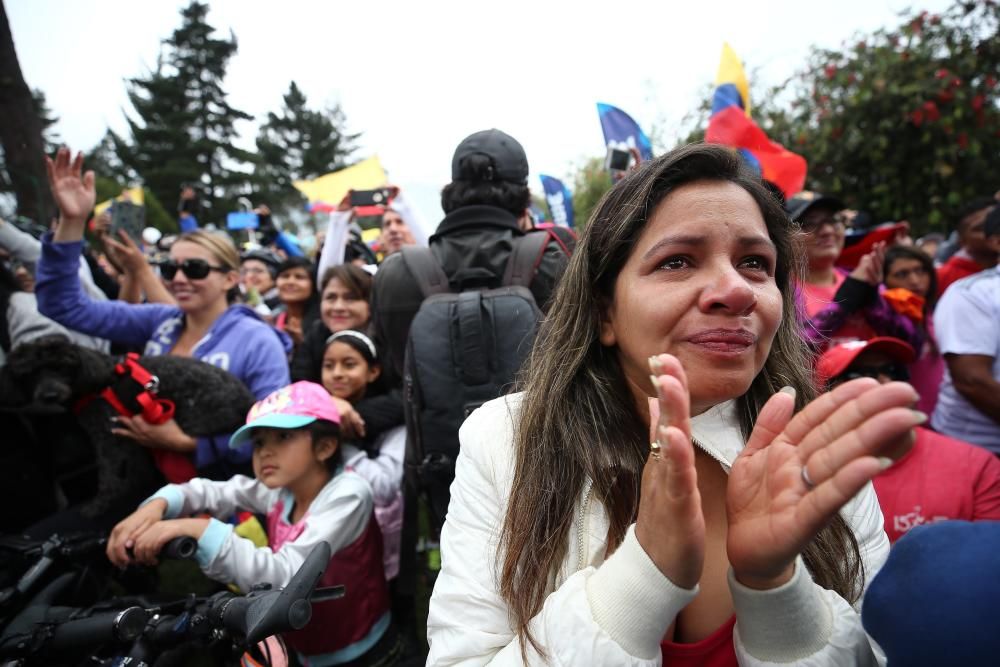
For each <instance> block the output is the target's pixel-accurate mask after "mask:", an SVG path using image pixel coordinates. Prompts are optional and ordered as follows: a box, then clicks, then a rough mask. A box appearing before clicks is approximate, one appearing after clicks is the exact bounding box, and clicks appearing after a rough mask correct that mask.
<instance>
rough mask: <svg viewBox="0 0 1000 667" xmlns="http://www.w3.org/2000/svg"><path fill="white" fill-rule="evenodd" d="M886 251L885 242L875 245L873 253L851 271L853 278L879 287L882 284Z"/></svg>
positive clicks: (863, 258) (865, 256)
mask: <svg viewBox="0 0 1000 667" xmlns="http://www.w3.org/2000/svg"><path fill="white" fill-rule="evenodd" d="M885 251H886V245H885V241H879V242H878V243H876V244H875V245H873V246H872V249H871V252H869V253H868V254H866V255H864V256H863V257H862V258H861V260H860V261H859V262H858V266H857V268H855V269H854V270H853V271H851V277H852V278H854V279H855V280H860V281H862V282H866V283H868V284H869V285H872V286H878V285H879V284H880V283H881V282H882V267H883V265H884V264H885Z"/></svg>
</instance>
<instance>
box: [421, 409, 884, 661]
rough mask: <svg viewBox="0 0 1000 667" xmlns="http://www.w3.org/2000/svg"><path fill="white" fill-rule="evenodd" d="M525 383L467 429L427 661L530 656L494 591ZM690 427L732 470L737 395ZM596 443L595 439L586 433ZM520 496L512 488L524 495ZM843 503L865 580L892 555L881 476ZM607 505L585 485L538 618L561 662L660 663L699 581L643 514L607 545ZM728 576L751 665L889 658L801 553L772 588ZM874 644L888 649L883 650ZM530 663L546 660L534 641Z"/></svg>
mask: <svg viewBox="0 0 1000 667" xmlns="http://www.w3.org/2000/svg"><path fill="white" fill-rule="evenodd" d="M520 401H521V395H519V394H514V395H511V396H507V397H503V398H499V399H496V400H494V401H490V402H489V403H486V404H484V405H483V406H482V407H481V408H480V409H478V410H476V411H475V412H474V413H472V415H471V416H470V417H469V418H468V419H467V420H466V422H465V424H464V425H463V426H462V429H461V431H460V432H459V437H460V440H461V454H460V455H459V457H458V460H457V462H456V474H455V481H454V483H453V484H452V487H451V504H450V505H449V508H448V517H447V520H446V522H445V525H444V528H443V530H442V533H441V559H442V560H441V572H440V575H439V576H438V579H437V583H436V585H435V587H434V592H433V595H432V596H431V601H430V613H429V616H428V619H427V638H428V641H429V642H430V655H429V657H428V660H427V664H428V665H486V664H491V665H520V664H523V661H522V657H521V648H520V643H519V641H518V639H517V637H516V636H515V634H514V632H513V630H512V629H511V623H510V618H509V615H508V610H507V606H506V604H505V603H504V601H503V599H502V598H501V597H500V595H499V594H498V592H497V591H498V586H497V583H496V582H497V574H496V573H497V543H498V537H499V533H500V527H501V524H502V523H503V518H504V516H505V513H506V508H507V504H508V503H509V502H510V501H511V498H510V487H511V482H512V479H513V424H514V419H515V416H516V413H517V411H518V409H519V406H520ZM692 435H693V437H694V440H695V441H696V442H697V444H698V446H700V447H701V448H702V449H703V450H704V451H705V452H706V453H708V454H709V455H710V456H712V457H713V458H715V459H717V460H718V461H719V462H720V464H721V465H722V466H723V468H724V469H725V470H726V471H727V472H728V471H729V466H730V464H732V462H733V460H734V459H735V458H736V455H737V454H738V453H739V451H740V450H741V449H742V448H743V445H744V442H743V438H742V436H741V434H740V430H739V424H738V421H737V417H736V410H735V405H734V403H733V402H732V401H729V402H727V403H723V404H720V405H717V406H715V407H714V408H712V409H711V410H709V411H707V412H706V413H704V414H702V415H699V416H698V417H695V418H694V419H693V420H692ZM581 446H586V443H581ZM514 500H515V502H516V499H514ZM841 515H842V516H843V517H844V519H846V520H847V522H848V524H849V525H850V526H851V528H852V529H853V530H854V533H855V535H856V537H857V540H858V543H859V545H860V548H861V556H862V559H863V562H864V568H865V576H866V582H867V581H870V580H871V578H872V577H873V576H874V575H875V573H876V572H877V571H878V570H879V568H881V567H882V564H883V563H884V562H885V559H886V557H887V556H888V553H889V541H888V539H887V538H886V535H885V531H884V530H883V524H882V512H881V510H880V509H879V505H878V500H877V498H876V496H875V492H874V491H873V489H872V486H871V484H869V485H868V486H866V487H865V488H864V490H863V491H862V492H861V493H859V494H858V495H857V496H856V497H855V498H854V499H852V500H851V501H850V502H849V503H848V504H847V505H846V506H845V507H844V508H843V509H842V510H841ZM607 533H608V517H607V514H606V512H605V510H604V507H603V506H602V505H601V504H600V503H599V502H598V501H597V500H595V499H594V498H592V497H591V492H590V482H588V483H586V484H585V485H584V488H583V489H582V491H581V492H580V496H579V498H578V500H577V503H576V508H575V510H574V521H573V527H572V528H571V529H570V531H569V535H568V541H569V546H568V548H567V550H566V556H565V558H564V559H563V562H562V565H561V567H560V568H559V571H558V573H555V575H554V576H550V581H549V590H550V591H551V593H550V594H549V596H548V598H547V599H546V600H545V604H544V606H543V608H542V610H541V611H540V612H539V613H538V615H537V616H535V617H534V618H533V619H532V620H531V623H530V627H531V631H532V634H533V635H534V637H535V639H536V640H537V641H538V642H539V643H540V644H541V646H542V647H543V648H544V650H545V652H546V653H547V657H548V664H551V665H644V666H645V665H659V664H660V663H661V655H660V641H661V639H662V638H663V635H664V634H665V632H666V631H667V628H668V627H669V626H670V624H671V623H672V622H673V621H674V618H675V617H676V615H677V613H678V612H679V611H680V610H681V609H683V608H684V606H685V605H687V604H688V603H689V602H690V601H691V600H693V599H694V597H695V596H696V595H697V592H698V591H697V587H696V588H694V589H682V588H679V587H677V586H675V585H674V584H673V583H672V582H671V581H670V580H669V579H667V578H666V577H665V576H663V574H662V573H661V572H660V571H659V569H658V568H657V567H656V566H655V565H654V563H653V562H652V561H651V560H650V558H649V557H648V556H647V555H646V552H645V551H643V549H642V547H641V546H640V545H639V542H638V541H637V540H636V538H635V533H634V526H632V527H631V528H629V530H628V533H627V535H626V537H625V540H624V541H623V542H622V544H621V545H620V546H619V547H618V549H617V550H615V552H614V553H613V554H612V555H611V556H610V557H609V558H607V559H605V548H606V546H607V545H606V538H607ZM729 587H730V590H731V592H732V598H733V604H734V607H735V610H736V627H735V630H734V632H733V641H734V645H735V650H736V656H737V658H738V659H739V662H740V664H741V665H773V664H794V665H803V666H811V665H815V666H817V667H820V666H822V667H829V666H830V665H845V666H846V665H852V666H853V665H869V664H878V663H881V662H882V658H881V655H880V654H881V651H878V650H877V649H873V648H872V645H871V644H870V643H869V640H868V638H867V636H866V635H865V632H864V630H863V629H862V627H861V618H860V615H859V613H858V611H857V609H860V605H861V602H860V601H858V602H857V609H855V608H853V607H852V606H851V605H850V604H849V603H848V602H847V601H846V600H844V599H843V598H841V597H840V596H839V595H837V594H836V593H834V592H832V591H828V590H826V589H823V588H821V587H820V586H818V585H817V584H815V583H813V581H812V579H811V577H810V575H809V572H808V571H807V570H806V568H805V567H804V566H803V564H802V561H801V558H800V559H799V561H798V562H797V563H796V567H795V574H794V576H793V577H792V580H791V581H790V582H788V583H787V584H785V585H783V586H781V587H780V588H777V589H774V590H770V591H755V590H751V589H748V588H745V587H743V586H741V585H740V584H739V583H737V582H736V581H735V580H734V579H733V577H732V573H731V572H730V577H729ZM876 653H878V654H879V658H876ZM527 656H528V663H529V664H545V661H544V660H543V658H542V657H541V656H539V655H538V654H537V653H536V652H534V651H533V650H532V649H531V648H530V644H529V645H528V654H527Z"/></svg>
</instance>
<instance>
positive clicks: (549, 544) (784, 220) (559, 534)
mask: <svg viewBox="0 0 1000 667" xmlns="http://www.w3.org/2000/svg"><path fill="white" fill-rule="evenodd" d="M706 180H708V181H728V182H732V183H735V184H737V185H739V186H740V187H742V188H743V189H744V190H746V191H747V192H748V193H749V194H750V195H751V196H752V197H753V198H754V200H755V201H756V203H757V206H758V207H759V208H760V211H761V214H762V215H763V217H764V221H765V224H766V226H767V230H768V234H769V235H770V237H771V240H772V241H773V242H774V244H775V245H776V246H777V266H776V270H775V281H776V282H777V285H778V288H779V290H780V291H781V294H782V306H783V313H782V319H781V323H780V325H779V327H778V331H777V333H776V335H775V338H774V341H773V343H772V347H771V353H770V355H769V356H768V359H767V361H766V362H765V364H764V368H763V369H762V370H761V372H760V373H759V374H758V375H757V377H756V378H754V380H753V382H752V384H751V386H750V389H749V391H747V393H746V394H744V395H743V396H741V397H740V398H739V399H737V404H738V406H739V415H740V423H741V426H742V430H743V434H744V437H746V436H747V435H749V433H750V431H751V430H752V427H753V424H754V423H755V421H756V418H757V415H758V413H759V412H760V409H761V408H762V407H763V405H764V403H765V402H766V401H767V400H768V398H770V397H771V396H772V395H773V394H774V393H775V392H776V391H778V389H780V388H781V387H784V386H786V385H790V386H792V387H795V389H796V390H797V392H798V396H797V398H796V402H797V408H801V407H803V406H804V405H805V404H806V403H807V402H808V401H810V400H811V399H812V398H813V397H814V396H815V389H814V387H815V385H814V384H813V377H812V372H811V370H810V369H811V368H812V359H811V357H810V355H809V352H808V350H807V348H806V346H805V344H804V342H803V340H802V338H801V336H800V335H799V331H798V329H799V324H798V317H797V306H796V299H795V296H794V285H793V279H794V278H797V277H798V276H800V275H801V272H802V268H803V267H802V265H801V259H799V260H798V261H797V260H796V258H797V257H798V258H801V257H802V254H801V252H797V244H798V240H797V229H796V228H795V227H794V225H793V223H791V222H790V221H789V219H788V216H786V215H785V212H784V210H783V209H782V208H781V205H780V204H779V203H778V201H777V200H776V199H775V198H774V196H773V195H771V194H770V193H769V192H768V191H767V190H766V189H765V187H764V186H763V184H762V183H761V180H760V177H759V176H757V175H756V174H754V173H753V172H752V171H749V170H748V168H747V167H746V166H745V165H744V163H743V162H742V160H741V159H740V157H739V156H738V155H737V153H735V152H734V151H732V150H730V149H728V148H723V147H720V146H712V145H702V144H695V145H690V146H685V147H684V148H680V149H677V150H675V151H672V152H670V153H668V154H666V155H664V156H662V157H660V158H658V159H656V160H653V161H651V162H649V163H647V164H646V165H644V166H643V167H642V168H641V169H639V170H638V171H637V172H635V173H633V174H632V175H630V176H629V177H627V178H625V179H624V180H622V181H621V182H619V183H618V184H617V185H616V186H615V187H614V188H612V189H611V191H609V192H608V193H607V194H606V195H605V196H604V198H603V199H602V200H601V202H600V203H599V205H598V207H597V209H596V211H595V212H594V214H593V215H592V216H591V218H590V221H589V222H588V224H587V227H586V229H585V230H584V232H583V234H582V235H581V237H580V241H579V244H578V245H577V247H576V251H575V252H574V253H573V257H572V259H571V260H570V262H569V266H568V267H567V269H566V273H565V274H564V276H563V278H562V280H561V281H560V283H559V286H558V287H557V289H556V292H555V294H554V296H553V300H552V303H551V306H550V309H549V314H548V317H547V319H546V320H545V321H544V322H543V323H542V326H541V329H540V331H539V334H538V337H537V339H536V342H535V345H534V348H533V349H532V351H531V355H530V358H529V360H528V362H527V363H526V364H525V367H524V371H523V373H522V376H521V377H520V378H519V387H518V388H519V389H521V390H523V391H524V393H525V396H524V400H523V401H522V402H521V408H520V412H519V414H518V416H517V417H516V418H515V435H514V449H515V462H514V479H513V485H512V488H511V492H510V496H511V498H516V499H517V501H516V502H511V503H510V504H509V505H508V509H507V515H506V517H505V518H504V522H503V527H502V529H501V535H500V540H501V541H500V550H499V552H498V555H497V559H498V562H497V564H498V572H499V581H498V586H499V590H500V595H501V597H502V598H503V599H504V600H505V601H506V603H507V605H508V608H509V613H510V617H511V622H512V624H513V626H514V628H515V629H516V631H517V634H518V636H519V638H520V641H521V650H522V652H523V651H525V650H526V646H527V644H526V642H530V643H531V645H532V646H533V647H534V648H535V650H537V651H538V652H539V653H543V651H542V648H541V647H540V646H539V645H538V643H537V642H536V641H535V639H534V638H533V637H532V636H531V633H530V632H529V631H528V622H529V621H530V620H531V618H532V617H534V616H535V615H536V614H537V613H538V612H539V611H540V610H541V608H542V605H543V603H544V601H545V598H546V596H547V595H548V593H549V590H548V587H549V586H550V582H551V581H552V575H553V574H554V573H555V572H556V571H557V570H558V568H559V565H560V563H561V562H562V560H563V558H564V557H565V555H566V552H567V548H568V545H567V537H568V532H569V529H570V526H571V524H572V522H573V514H574V507H575V505H576V502H577V499H578V497H579V494H580V493H581V491H582V488H583V485H584V482H585V480H587V479H590V480H593V487H592V489H593V490H592V493H593V496H594V497H595V498H596V499H597V500H599V501H600V502H601V503H602V504H603V505H604V507H605V508H606V509H607V512H608V516H609V519H610V529H609V534H608V551H609V553H610V552H611V551H613V550H614V549H616V548H617V547H618V545H619V544H621V541H622V540H623V539H624V537H625V532H626V530H627V529H628V527H629V525H630V524H631V523H633V522H634V521H635V517H636V511H637V508H638V504H639V482H640V479H641V476H642V468H643V465H644V464H645V460H646V455H647V453H648V451H649V443H648V441H647V427H646V425H645V423H644V419H643V418H642V417H641V416H640V413H639V412H638V410H637V407H636V405H635V403H634V401H633V399H632V393H631V391H630V390H629V389H628V386H627V385H626V380H625V376H624V373H623V371H622V368H621V366H620V363H619V360H618V355H617V351H616V349H614V348H607V347H604V346H603V345H602V344H601V343H600V341H599V340H598V332H599V331H600V322H601V317H602V313H603V312H604V308H605V307H606V306H607V304H610V303H611V301H612V295H613V290H614V284H615V280H616V279H617V277H618V274H619V272H620V271H621V269H622V266H623V265H624V264H625V262H626V260H627V259H628V257H629V255H630V254H631V252H632V249H633V247H634V246H635V243H636V241H637V240H638V238H639V235H640V234H641V232H642V230H643V228H644V227H645V225H646V222H647V220H648V219H649V218H650V217H651V215H652V214H653V211H654V210H655V209H656V206H657V205H658V204H659V203H660V202H661V201H662V200H663V199H664V198H665V197H666V196H667V195H668V194H670V193H671V192H673V191H674V190H676V189H677V188H679V187H681V186H682V185H685V184H688V183H693V182H695V181H706ZM803 556H804V558H805V562H806V565H807V566H808V568H809V570H810V571H811V572H812V574H813V578H814V579H815V580H816V581H817V583H819V584H820V585H821V586H823V587H825V588H828V589H831V590H834V591H836V592H838V593H839V594H840V595H842V596H844V597H845V598H847V599H848V600H852V601H853V600H855V599H856V598H857V596H858V594H859V591H860V590H861V582H863V576H864V575H863V572H862V571H861V558H860V554H859V551H858V544H857V540H856V539H855V537H854V535H853V533H852V532H851V530H850V528H849V527H848V526H847V523H846V522H845V521H844V520H843V519H842V518H841V517H840V516H839V515H838V516H837V517H835V518H834V520H833V521H831V523H830V524H829V525H828V526H827V527H826V528H825V529H824V530H823V531H821V532H820V534H819V535H818V536H817V537H816V539H814V540H813V542H812V543H811V544H810V545H809V546H808V547H807V548H806V550H805V552H804V554H803Z"/></svg>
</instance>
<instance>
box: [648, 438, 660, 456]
mask: <svg viewBox="0 0 1000 667" xmlns="http://www.w3.org/2000/svg"><path fill="white" fill-rule="evenodd" d="M649 453H650V454H652V455H653V458H654V459H659V458H660V443H659V442H657V441H656V440H654V441H653V442H651V443H649Z"/></svg>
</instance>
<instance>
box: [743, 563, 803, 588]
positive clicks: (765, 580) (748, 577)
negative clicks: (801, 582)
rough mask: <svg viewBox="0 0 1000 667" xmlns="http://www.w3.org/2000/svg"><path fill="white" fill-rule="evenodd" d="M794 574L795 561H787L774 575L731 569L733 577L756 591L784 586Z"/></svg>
mask: <svg viewBox="0 0 1000 667" xmlns="http://www.w3.org/2000/svg"><path fill="white" fill-rule="evenodd" d="M794 574H795V563H794V562H792V563H789V564H788V565H787V566H786V567H785V569H784V570H782V571H781V573H780V574H778V575H776V576H760V575H755V574H745V573H744V574H741V573H739V572H737V571H736V570H733V577H734V578H735V579H736V581H738V582H739V583H740V584H741V585H743V586H746V587H747V588H752V589H754V590H757V591H769V590H771V589H773V588H779V587H781V586H784V585H785V584H787V583H788V582H789V581H791V580H792V576H793V575H794Z"/></svg>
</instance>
